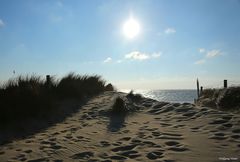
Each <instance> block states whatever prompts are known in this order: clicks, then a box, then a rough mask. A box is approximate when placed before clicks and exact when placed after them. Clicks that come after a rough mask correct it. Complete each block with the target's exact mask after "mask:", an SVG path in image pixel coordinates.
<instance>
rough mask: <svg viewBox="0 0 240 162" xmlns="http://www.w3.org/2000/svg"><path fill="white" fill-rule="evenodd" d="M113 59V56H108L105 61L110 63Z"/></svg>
mask: <svg viewBox="0 0 240 162" xmlns="http://www.w3.org/2000/svg"><path fill="white" fill-rule="evenodd" d="M111 61H112V58H111V57H108V58H106V59H105V60H104V61H103V63H109V62H111Z"/></svg>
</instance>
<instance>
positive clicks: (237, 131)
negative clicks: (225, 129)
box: [232, 129, 240, 133]
mask: <svg viewBox="0 0 240 162" xmlns="http://www.w3.org/2000/svg"><path fill="white" fill-rule="evenodd" d="M232 132H233V133H240V129H234V130H232Z"/></svg>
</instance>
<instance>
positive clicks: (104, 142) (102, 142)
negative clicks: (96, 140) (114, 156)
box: [100, 141, 111, 147]
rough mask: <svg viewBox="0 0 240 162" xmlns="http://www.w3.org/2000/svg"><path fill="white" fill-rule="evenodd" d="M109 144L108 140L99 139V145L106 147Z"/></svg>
mask: <svg viewBox="0 0 240 162" xmlns="http://www.w3.org/2000/svg"><path fill="white" fill-rule="evenodd" d="M110 145H111V144H110V143H109V142H108V141H100V146H101V147H108V146H110Z"/></svg>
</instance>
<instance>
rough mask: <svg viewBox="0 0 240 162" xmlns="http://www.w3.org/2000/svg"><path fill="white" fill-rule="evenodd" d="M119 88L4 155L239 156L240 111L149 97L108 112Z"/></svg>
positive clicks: (206, 160)
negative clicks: (132, 108)
mask: <svg viewBox="0 0 240 162" xmlns="http://www.w3.org/2000/svg"><path fill="white" fill-rule="evenodd" d="M119 95H124V94H122V93H118V92H105V93H103V94H101V95H99V96H96V97H94V98H93V99H91V100H90V101H89V102H88V103H87V104H85V105H84V106H82V107H81V108H80V109H79V111H78V112H77V113H75V114H74V115H72V116H70V117H68V118H66V120H65V121H64V122H61V123H58V124H55V125H53V126H51V127H49V128H47V129H45V130H43V131H41V132H39V133H36V134H34V135H32V136H29V137H26V138H25V139H19V140H15V141H13V142H11V143H8V144H4V145H1V146H0V161H1V162H5V161H9V162H10V161H28V162H43V161H54V162H61V161H84V162H85V161H105V162H110V161H129V162H130V161H159V162H175V161H176V162H200V161H201V162H217V161H226V160H228V161H230V159H231V160H232V161H240V114H231V113H229V112H222V111H218V110H214V109H210V108H206V107H197V106H195V105H193V104H189V103H184V104H178V103H165V102H157V101H155V100H151V99H147V98H144V99H142V100H141V101H140V102H139V103H134V104H136V105H137V104H138V106H139V107H141V109H140V110H139V111H136V112H134V113H130V114H128V115H126V116H125V115H119V114H118V115H109V114H108V113H107V112H108V110H109V109H111V107H112V105H113V104H114V101H115V99H116V97H117V96H119Z"/></svg>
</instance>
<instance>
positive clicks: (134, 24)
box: [123, 17, 140, 39]
mask: <svg viewBox="0 0 240 162" xmlns="http://www.w3.org/2000/svg"><path fill="white" fill-rule="evenodd" d="M139 32H140V25H139V23H138V21H137V20H135V19H134V18H132V17H131V18H129V19H128V20H127V21H126V22H125V23H124V25H123V33H124V35H125V36H126V37H127V38H130V39H132V38H134V37H136V36H137V35H138V34H139Z"/></svg>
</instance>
